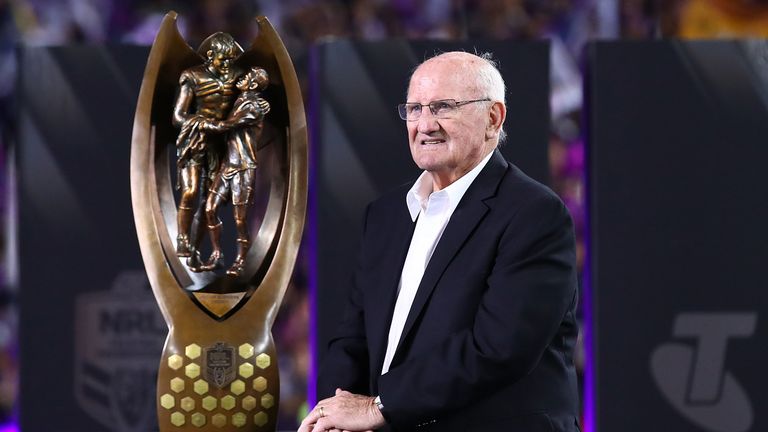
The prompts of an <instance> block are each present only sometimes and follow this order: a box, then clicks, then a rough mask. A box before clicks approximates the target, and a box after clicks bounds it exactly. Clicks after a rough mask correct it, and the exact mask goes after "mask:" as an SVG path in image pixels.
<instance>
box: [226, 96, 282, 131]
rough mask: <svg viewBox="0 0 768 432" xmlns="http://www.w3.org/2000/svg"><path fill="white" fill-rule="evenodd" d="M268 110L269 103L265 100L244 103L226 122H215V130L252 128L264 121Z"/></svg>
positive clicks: (259, 99)
mask: <svg viewBox="0 0 768 432" xmlns="http://www.w3.org/2000/svg"><path fill="white" fill-rule="evenodd" d="M269 109H270V107H269V102H267V101H266V100H265V99H262V98H258V99H257V100H256V103H253V102H248V103H246V104H245V106H243V107H242V108H241V109H239V110H237V111H235V112H233V113H232V114H230V115H229V117H228V118H227V119H226V120H224V121H220V122H216V125H215V126H216V127H217V128H222V129H223V130H227V129H233V128H236V127H247V126H253V125H256V124H257V123H258V122H260V121H261V120H263V119H264V116H265V115H267V113H268V112H269Z"/></svg>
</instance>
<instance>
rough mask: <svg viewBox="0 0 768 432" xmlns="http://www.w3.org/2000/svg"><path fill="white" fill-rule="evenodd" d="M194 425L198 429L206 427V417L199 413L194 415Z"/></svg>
mask: <svg viewBox="0 0 768 432" xmlns="http://www.w3.org/2000/svg"><path fill="white" fill-rule="evenodd" d="M192 424H193V425H195V426H197V427H201V426H205V415H204V414H200V413H199V412H198V413H194V414H192Z"/></svg>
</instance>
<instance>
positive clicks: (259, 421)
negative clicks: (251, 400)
mask: <svg viewBox="0 0 768 432" xmlns="http://www.w3.org/2000/svg"><path fill="white" fill-rule="evenodd" d="M268 421H269V416H267V413H265V412H264V411H259V412H258V413H256V414H255V415H254V416H253V424H255V425H256V426H259V427H261V426H264V425H265V424H267V422H268Z"/></svg>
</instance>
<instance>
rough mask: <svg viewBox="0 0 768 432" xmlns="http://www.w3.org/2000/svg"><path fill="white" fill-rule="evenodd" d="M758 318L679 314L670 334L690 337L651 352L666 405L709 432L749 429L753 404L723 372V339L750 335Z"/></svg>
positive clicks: (746, 314) (725, 343) (751, 315)
mask: <svg viewBox="0 0 768 432" xmlns="http://www.w3.org/2000/svg"><path fill="white" fill-rule="evenodd" d="M756 323H757V314H756V313H753V312H744V313H681V314H678V315H677V317H676V318H675V322H674V325H673V329H672V335H673V336H674V337H675V338H677V339H695V340H696V345H695V346H691V345H690V344H689V343H684V342H682V341H677V342H669V343H665V344H663V345H661V346H659V347H658V348H656V349H655V350H654V351H653V353H652V354H651V374H652V375H653V378H654V380H655V381H656V385H657V386H658V388H659V390H661V393H662V394H663V395H664V397H665V398H666V399H667V401H668V402H669V403H670V404H671V405H672V406H673V407H675V409H676V410H677V411H678V412H679V413H680V414H682V415H683V416H684V417H685V418H687V419H688V420H690V421H691V422H693V423H695V424H696V425H698V426H700V427H701V428H703V429H704V430H707V431H711V432H746V431H748V430H749V428H750V427H751V426H752V422H753V412H752V403H751V402H750V400H749V397H748V396H747V393H746V392H745V391H744V388H743V387H742V386H741V384H739V382H738V381H737V380H736V378H735V377H734V376H733V374H731V373H730V372H729V371H728V370H726V366H725V359H726V352H727V349H728V341H729V340H730V339H731V338H745V337H749V336H751V335H752V334H753V333H754V331H755V324H756Z"/></svg>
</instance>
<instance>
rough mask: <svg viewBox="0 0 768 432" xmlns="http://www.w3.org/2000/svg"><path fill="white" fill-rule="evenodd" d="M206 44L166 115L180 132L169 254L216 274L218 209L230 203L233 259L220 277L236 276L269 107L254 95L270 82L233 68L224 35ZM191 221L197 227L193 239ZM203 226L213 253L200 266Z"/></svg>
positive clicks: (234, 52) (235, 51) (220, 262)
mask: <svg viewBox="0 0 768 432" xmlns="http://www.w3.org/2000/svg"><path fill="white" fill-rule="evenodd" d="M206 43H208V45H209V47H208V49H207V50H206V52H205V53H204V56H205V62H204V63H203V64H202V65H198V66H194V67H191V68H189V69H186V70H184V71H183V72H182V73H181V77H180V78H179V86H180V89H179V94H178V97H177V98H176V103H175V106H174V110H173V122H174V124H175V125H176V127H179V128H181V131H180V132H179V136H178V139H177V140H176V151H177V188H178V189H179V192H180V197H179V202H178V213H177V224H178V236H177V238H176V253H177V255H178V256H179V257H186V258H187V265H188V266H189V268H190V269H191V270H192V271H196V272H201V271H211V270H216V269H219V268H223V267H224V255H223V253H222V250H221V231H222V222H221V220H219V218H218V216H217V211H218V209H219V207H220V206H221V204H222V203H224V202H226V201H230V200H231V203H232V206H233V209H234V220H235V226H236V229H237V256H236V257H235V260H234V263H233V264H232V265H231V267H230V268H229V269H228V270H227V274H229V275H232V276H239V275H241V274H242V272H243V270H244V266H245V260H246V256H247V253H248V250H249V248H250V236H249V230H248V219H247V212H248V207H249V205H250V203H251V202H252V200H253V189H254V183H255V171H256V168H257V166H258V159H257V155H256V148H257V144H258V141H259V139H260V137H261V133H262V130H263V127H264V116H265V115H266V114H267V113H268V112H269V109H270V106H269V103H268V102H267V101H266V100H265V99H263V98H262V97H261V96H260V93H261V92H262V91H263V90H264V89H265V88H266V86H267V85H268V83H269V77H268V75H267V72H266V71H265V70H264V69H262V68H258V67H254V68H250V69H248V70H246V71H240V70H236V69H235V68H234V67H233V62H234V60H235V59H236V58H237V57H238V56H239V55H240V54H242V52H243V50H242V48H241V47H240V45H238V43H237V42H236V41H235V40H234V39H233V38H232V36H230V35H229V34H227V33H215V34H213V35H212V36H211V37H209V38H208V40H207V41H206V42H204V43H203V46H205V44H206ZM222 147H223V148H222ZM203 206H204V207H203ZM195 215H197V218H198V224H197V226H198V229H197V230H196V233H194V235H193V233H191V231H192V227H193V221H194V219H195ZM204 227H205V228H207V232H208V235H209V237H210V240H211V249H212V250H211V255H210V256H209V257H208V259H207V260H205V261H203V260H202V258H201V257H200V252H199V248H200V243H201V241H202V238H203V236H204V233H205V230H204V229H203V228H204Z"/></svg>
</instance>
